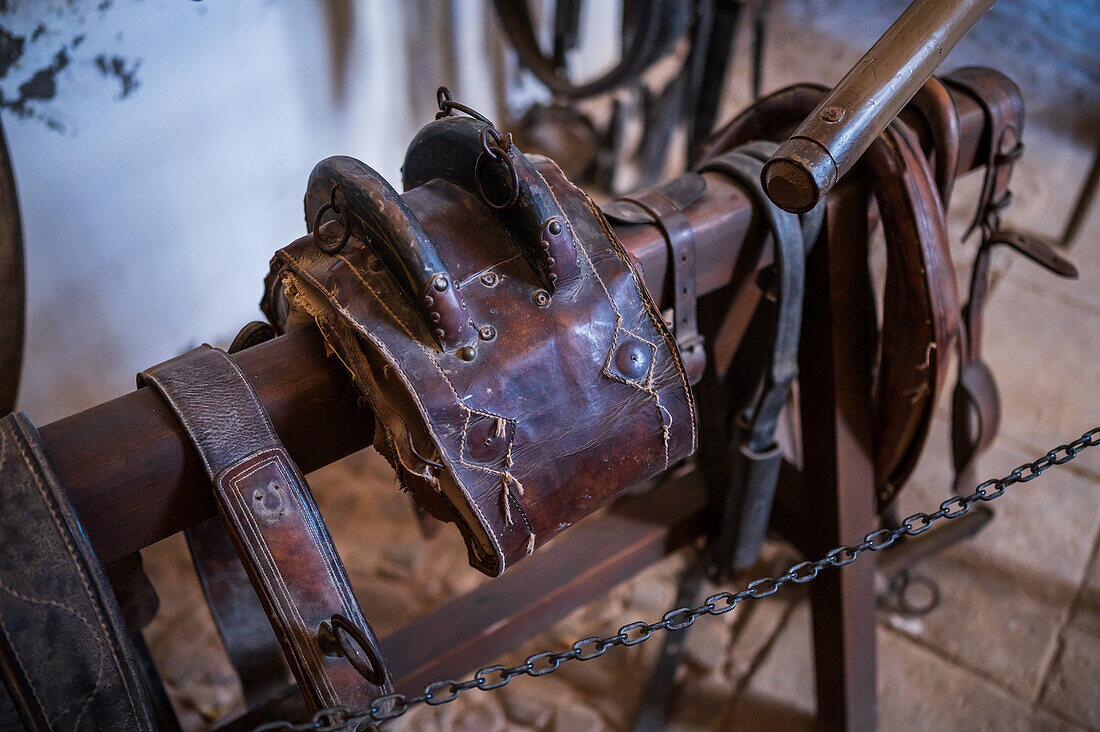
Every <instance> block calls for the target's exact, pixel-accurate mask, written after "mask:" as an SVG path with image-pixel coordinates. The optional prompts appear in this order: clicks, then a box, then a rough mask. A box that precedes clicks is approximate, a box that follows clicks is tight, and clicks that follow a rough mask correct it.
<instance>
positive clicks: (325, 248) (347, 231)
mask: <svg viewBox="0 0 1100 732" xmlns="http://www.w3.org/2000/svg"><path fill="white" fill-rule="evenodd" d="M338 188H339V186H338V185H337V184H335V183H333V184H332V193H331V194H329V201H328V203H326V204H324V205H323V206H321V208H319V209H317V213H316V214H314V215H313V229H312V230H311V231H312V232H313V241H314V243H315V244H316V245H317V248H318V249H320V250H321V251H322V252H324V253H325V254H337V253H339V252H340V250H342V249H343V248H344V247H346V246H347V244H348V240H349V239H351V222H350V221H349V220H348V212H347V209H346V208H343V209H341V208H340V207H339V206H337V205H336V191H337V189H338ZM328 211H332V212H333V213H334V214H336V215H337V216H339V217H340V219H341V223H342V224H343V227H344V233H343V235H341V237H340V239H339V241H337V242H336V243H335V244H326V243H325V241H324V240H323V239H322V238H321V217H322V216H324V215H325V213H327V212H328Z"/></svg>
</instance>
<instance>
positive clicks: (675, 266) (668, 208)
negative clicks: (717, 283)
mask: <svg viewBox="0 0 1100 732" xmlns="http://www.w3.org/2000/svg"><path fill="white" fill-rule="evenodd" d="M680 178H693V179H699V180H702V179H701V178H700V177H699V176H698V175H696V174H695V173H685V174H684V175H683V176H680ZM676 180H679V179H676ZM674 182H675V181H672V182H670V184H671V183H674ZM692 183H694V181H692ZM685 187H687V188H691V189H692V190H694V189H695V188H696V187H697V186H695V185H690V186H685ZM678 198H679V197H674V196H672V195H670V194H669V193H668V191H667V190H666V187H665V186H660V187H654V188H648V189H646V190H644V191H640V192H638V193H636V194H634V195H632V196H629V197H624V198H621V199H619V200H620V201H623V202H626V203H630V204H633V205H635V206H637V207H638V208H639V209H641V210H642V211H644V212H645V214H646V215H647V217H648V218H649V220H650V221H651V222H653V223H654V224H656V225H657V228H658V229H660V230H661V234H662V235H663V236H664V239H665V243H666V245H667V246H668V257H669V262H670V263H671V266H670V267H669V273H670V275H671V277H670V279H671V287H672V303H673V306H672V311H673V325H672V332H673V333H674V334H675V335H676V344H677V345H678V346H679V347H680V354H681V356H682V357H683V359H684V367H685V368H686V369H687V372H688V377H689V379H690V380H691V383H693V384H694V383H696V382H698V381H699V377H700V376H701V375H702V373H703V367H704V366H705V364H706V354H705V353H704V350H703V340H702V337H701V336H700V335H699V326H698V322H697V319H696V314H695V295H696V285H695V279H696V268H695V234H694V232H693V231H692V228H691V222H690V221H688V218H687V216H685V215H684V212H683V208H684V206H683V204H682V202H681V200H678Z"/></svg>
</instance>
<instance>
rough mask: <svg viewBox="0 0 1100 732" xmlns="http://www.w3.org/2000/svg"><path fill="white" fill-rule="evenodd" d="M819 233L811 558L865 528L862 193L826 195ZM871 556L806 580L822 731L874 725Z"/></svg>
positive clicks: (809, 328)
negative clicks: (822, 232) (823, 231)
mask: <svg viewBox="0 0 1100 732" xmlns="http://www.w3.org/2000/svg"><path fill="white" fill-rule="evenodd" d="M826 226H828V227H829V230H828V236H826V237H824V238H823V239H822V240H821V241H819V242H818V243H817V245H816V247H815V248H814V250H813V251H812V252H811V254H810V258H809V260H808V262H807V277H806V302H805V311H804V313H805V315H804V318H803V342H802V356H801V358H802V368H801V370H800V373H801V376H800V378H801V387H802V390H801V398H802V410H801V412H802V435H803V454H804V470H803V476H804V485H805V499H806V501H807V506H806V508H807V511H806V516H807V517H809V519H808V525H807V526H806V527H805V528H806V530H807V531H808V532H809V536H808V537H807V539H808V540H807V542H806V544H807V546H810V547H813V551H812V553H811V556H819V555H821V554H822V553H823V552H826V551H828V550H829V549H831V548H833V547H834V546H837V545H839V544H842V543H853V542H856V543H858V542H859V541H861V540H862V538H863V536H864V534H866V533H867V532H868V531H870V530H871V529H872V528H874V522H875V494H874V465H873V460H872V455H873V453H872V445H871V367H872V364H871V363H870V359H871V354H872V352H873V351H872V348H871V345H872V341H871V337H872V334H873V333H874V324H875V320H874V306H873V300H872V291H871V285H870V280H869V277H868V273H867V249H866V242H867V198H866V193H865V191H864V189H862V188H861V187H856V186H852V187H851V188H849V189H847V190H845V191H844V192H843V193H841V194H840V195H838V196H836V197H835V199H833V200H831V201H830V205H829V209H828V215H827V218H826ZM874 571H875V563H874V562H856V563H854V564H852V565H850V566H848V567H844V568H843V569H840V570H837V571H829V572H823V573H822V574H821V575H820V577H819V578H818V579H817V580H816V581H815V582H813V583H812V584H811V585H810V599H811V604H812V608H813V631H814V633H813V635H814V661H815V666H816V671H817V711H818V719H819V723H820V725H821V727H822V728H823V729H829V730H861V731H863V730H870V729H874V727H875V723H876V716H877V715H876V699H875V594H874Z"/></svg>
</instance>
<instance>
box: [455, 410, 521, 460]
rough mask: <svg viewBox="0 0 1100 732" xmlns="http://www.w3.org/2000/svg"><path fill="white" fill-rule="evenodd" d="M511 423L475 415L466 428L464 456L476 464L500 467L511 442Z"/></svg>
mask: <svg viewBox="0 0 1100 732" xmlns="http://www.w3.org/2000/svg"><path fill="white" fill-rule="evenodd" d="M512 434H513V430H512V425H511V423H509V422H507V421H504V420H498V419H497V418H496V417H490V416H488V415H480V414H479V415H477V416H475V417H473V418H472V419H471V420H470V424H469V426H468V427H467V428H466V456H467V457H468V458H469V459H470V460H472V461H474V462H477V463H483V464H485V465H500V463H501V461H503V460H504V456H505V455H507V454H508V446H509V445H510V444H511V442H512Z"/></svg>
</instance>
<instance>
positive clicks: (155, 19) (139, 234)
mask: <svg viewBox="0 0 1100 732" xmlns="http://www.w3.org/2000/svg"><path fill="white" fill-rule="evenodd" d="M89 5H90V4H89ZM415 5H416V4H409V7H408V8H406V10H409V9H413V10H415V9H416V8H415V7H414V6H415ZM421 5H423V4H421ZM421 9H423V8H421ZM36 10H37V9H35V8H23V9H22V11H23V12H21V13H20V14H19V16H17V17H16V18H14V19H10V21H11V25H12V26H17V25H19V24H23V25H24V27H29V26H30V24H31V23H32V22H33V21H34V20H35V19H37V18H39V17H42V16H44V17H45V18H46V19H47V21H48V22H47V25H48V26H49V28H50V31H51V33H56V34H57V36H58V38H59V39H60V40H64V39H66V38H68V37H69V36H70V35H73V34H75V33H78V32H83V33H86V34H87V38H86V39H85V40H84V42H83V43H82V44H81V45H80V46H79V47H78V48H77V49H76V50H74V51H73V52H72V57H73V61H72V63H71V64H70V66H69V67H68V68H66V69H65V70H64V71H63V72H62V73H61V74H60V75H59V76H58V79H57V81H58V96H57V99H56V100H54V101H53V102H51V103H49V104H43V105H42V108H43V109H46V110H48V111H49V113H50V114H51V115H52V116H53V117H54V118H56V119H59V120H60V121H61V123H62V124H64V125H65V127H66V131H65V132H63V133H59V132H57V131H55V130H52V129H50V128H49V127H47V126H46V125H45V124H43V123H42V122H41V121H39V120H36V119H17V118H16V117H15V116H14V115H11V114H8V113H6V112H5V113H4V118H3V121H4V126H5V131H6V133H7V136H8V143H9V146H10V148H11V152H12V157H13V162H14V166H15V171H16V178H17V186H18V190H19V195H20V198H21V201H20V203H21V208H22V212H23V222H24V234H25V241H26V258H27V283H28V312H27V342H26V352H25V362H24V376H23V382H22V385H21V390H20V396H19V402H18V408H19V409H21V410H24V411H26V412H28V413H29V414H30V415H31V417H32V419H34V420H35V421H36V422H38V423H39V424H42V423H45V422H48V421H51V420H53V419H56V418H59V417H62V416H65V415H66V414H69V413H71V412H73V411H76V410H79V409H83V408H86V407H89V406H91V405H94V404H96V403H98V402H100V401H103V400H104V399H108V398H111V397H114V396H117V395H119V394H121V393H123V392H125V391H127V390H129V389H132V388H133V374H134V373H135V372H136V371H138V370H140V369H141V368H143V367H145V366H147V365H151V364H154V363H157V362H159V361H161V360H163V359H166V358H169V357H171V356H173V355H175V354H177V353H179V352H180V351H182V350H184V349H186V348H188V347H191V346H193V345H195V344H198V343H201V342H202V341H204V340H210V341H223V342H224V341H226V340H227V339H229V338H231V337H232V335H233V333H234V332H235V329H236V328H237V327H239V326H240V325H242V324H244V323H245V322H247V321H248V320H251V319H255V318H256V317H258V316H259V311H258V309H257V306H256V305H257V302H258V300H259V297H260V294H261V289H262V286H261V285H262V279H263V276H264V274H265V273H266V271H267V262H268V259H269V258H270V256H271V254H272V253H273V252H274V251H275V249H277V248H278V247H280V246H282V245H284V244H285V243H287V242H289V241H291V240H293V239H294V238H297V237H298V236H300V235H302V234H304V233H305V224H304V221H303V214H302V193H303V191H304V189H305V183H306V179H307V177H308V175H309V172H310V170H311V169H312V167H313V166H314V164H316V163H317V162H318V161H319V160H321V159H322V158H324V157H326V156H328V155H333V154H349V155H353V156H356V157H358V158H360V159H362V160H364V161H368V162H369V164H370V165H372V166H374V167H375V168H377V169H378V170H379V171H380V172H381V173H382V174H383V175H385V176H386V178H387V179H389V180H390V181H391V182H393V183H395V184H396V185H399V180H400V174H399V169H400V164H401V158H402V155H403V152H404V148H405V145H406V143H407V141H408V140H409V138H410V137H411V132H412V131H413V130H415V129H416V127H417V126H418V125H419V124H421V123H423V122H424V121H426V119H428V118H430V117H427V116H421V117H420V118H418V119H412V118H411V116H412V115H411V113H410V105H409V104H407V103H406V95H405V87H406V81H405V80H406V72H407V66H406V65H407V62H408V57H407V54H406V53H405V30H404V28H405V20H404V14H403V12H402V3H401V2H399V0H384V1H376V2H368V3H361V4H357V5H356V6H355V7H354V14H353V16H354V25H353V30H352V33H351V48H350V64H349V67H350V72H349V74H348V87H347V96H346V99H345V100H344V102H343V104H338V103H337V102H336V101H335V99H334V94H333V93H332V88H331V83H330V65H329V57H328V51H327V37H326V32H325V24H324V23H325V19H324V17H323V14H322V12H321V4H320V3H314V2H286V3H273V2H266V1H263V0H241V1H239V2H208V3H202V4H197V3H190V2H175V1H173V2H140V3H135V2H126V3H123V2H120V3H119V4H118V5H117V6H115V7H113V8H111V9H109V10H108V11H107V12H105V13H102V14H99V13H94V12H89V13H88V14H87V15H86V16H82V17H74V16H65V15H61V16H59V17H52V16H51V15H50V14H49V13H40V12H35V11H36ZM454 12H455V13H456V16H457V17H460V18H462V22H463V24H462V27H463V29H464V30H465V31H468V32H466V33H465V34H464V36H463V38H462V41H461V42H462V43H463V44H464V45H465V46H466V47H476V46H478V44H479V43H480V41H479V39H478V37H477V36H478V35H479V31H480V30H482V29H483V28H484V23H483V12H484V8H483V7H482V4H481V3H480V2H479V1H477V0H475V1H474V2H458V3H455V10H454ZM24 16H26V17H24ZM103 48H108V49H116V50H117V51H118V52H119V53H121V54H124V55H125V56H127V57H131V58H140V59H141V65H140V68H139V69H138V74H137V76H138V78H139V80H140V84H141V86H140V88H138V89H137V90H136V91H134V93H132V94H131V95H129V96H128V97H127V98H125V99H121V100H120V99H116V96H117V92H116V90H115V89H114V88H113V87H112V86H110V85H107V84H105V82H104V80H103V79H102V78H101V77H99V73H98V71H97V70H96V69H95V68H94V64H93V61H92V58H91V54H92V53H94V52H98V51H99V50H102V49H103ZM85 49H86V50H85ZM469 50H470V49H469V48H467V55H468V56H469V55H471V54H470V53H469ZM414 60H415V59H414ZM32 61H33V59H30V58H28V59H25V65H28V66H30V65H32ZM457 71H458V70H457V69H447V70H445V71H444V70H440V69H431V68H425V69H423V74H425V75H426V76H427V77H428V78H427V84H426V86H427V87H430V88H429V91H428V94H429V98H428V99H425V100H423V101H424V102H425V104H426V107H425V109H426V110H430V109H431V108H432V106H433V105H434V89H435V84H436V83H438V81H439V80H446V81H448V82H449V83H451V84H452V85H454V84H456V82H458V84H460V85H461V93H462V94H463V98H464V99H466V100H469V101H470V102H471V103H473V104H484V103H485V102H486V101H489V100H487V99H486V96H487V95H489V94H490V87H489V86H488V84H487V83H485V82H479V83H475V81H476V79H475V78H474V75H467V76H469V77H470V78H469V79H467V78H465V77H462V78H459V77H460V76H461V75H459V74H458V73H457ZM440 72H442V73H440Z"/></svg>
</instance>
